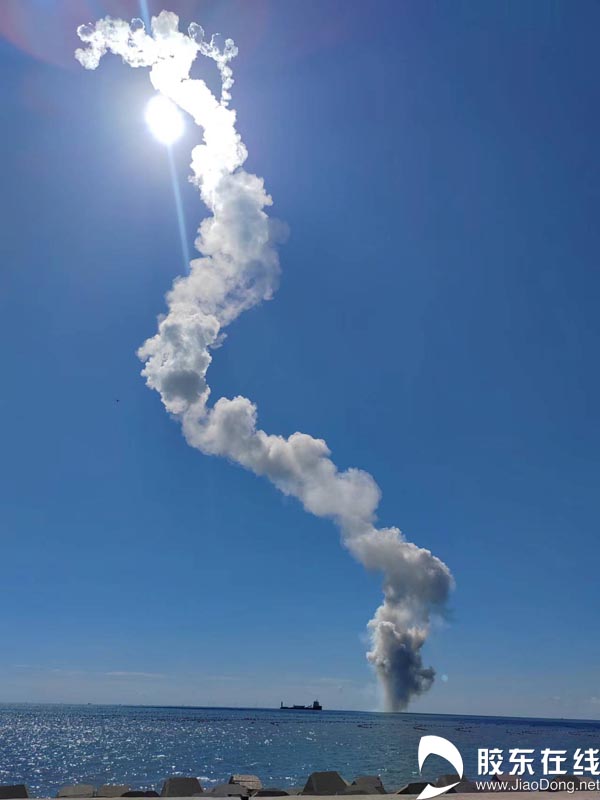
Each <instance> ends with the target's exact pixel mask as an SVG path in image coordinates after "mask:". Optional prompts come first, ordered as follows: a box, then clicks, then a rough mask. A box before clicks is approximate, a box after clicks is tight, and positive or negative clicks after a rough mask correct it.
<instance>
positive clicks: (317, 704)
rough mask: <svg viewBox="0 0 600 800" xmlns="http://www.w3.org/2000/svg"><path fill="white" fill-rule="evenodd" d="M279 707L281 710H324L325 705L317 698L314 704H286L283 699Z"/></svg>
mask: <svg viewBox="0 0 600 800" xmlns="http://www.w3.org/2000/svg"><path fill="white" fill-rule="evenodd" d="M279 709H280V711H323V706H322V705H321V703H319V701H318V700H315V702H314V703H313V704H312V706H284V705H283V700H282V701H281V705H280V706H279Z"/></svg>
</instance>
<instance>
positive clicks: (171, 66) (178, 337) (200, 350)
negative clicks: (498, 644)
mask: <svg viewBox="0 0 600 800" xmlns="http://www.w3.org/2000/svg"><path fill="white" fill-rule="evenodd" d="M151 28H152V30H151V33H150V34H149V33H147V32H146V30H145V28H144V24H143V22H142V21H141V20H139V19H134V20H133V21H132V22H131V23H130V24H129V23H127V22H124V21H122V20H116V19H111V18H109V17H107V18H105V19H102V20H100V21H98V22H96V23H95V24H90V25H82V26H81V27H80V28H79V29H78V31H77V32H78V34H79V37H80V39H81V40H82V41H83V42H84V44H85V45H86V46H85V47H84V48H81V49H79V50H77V51H76V53H75V55H76V58H77V59H78V60H79V62H80V63H81V64H82V65H83V66H84V67H85V68H86V69H95V68H96V67H97V66H98V64H99V62H100V59H101V57H102V56H103V55H104V54H105V53H106V52H112V53H115V54H116V55H119V56H121V57H122V59H123V61H124V62H125V63H127V64H129V65H130V66H132V67H149V69H150V80H151V82H152V85H153V87H154V88H155V89H156V91H157V92H160V93H161V94H163V95H165V96H166V97H168V98H169V99H170V100H171V101H172V102H174V103H175V104H176V105H177V106H179V107H180V108H181V109H182V110H183V111H185V112H187V113H188V114H189V115H190V116H191V117H192V118H193V120H194V121H195V123H196V124H197V125H198V126H199V127H200V128H201V129H202V131H203V143H202V144H199V145H197V146H196V147H195V148H194V149H193V151H192V161H191V170H192V177H191V178H190V180H191V181H192V183H193V184H195V186H197V188H198V190H199V192H200V195H201V197H202V200H203V201H204V203H205V205H206V206H207V208H208V209H209V211H210V212H211V215H210V216H208V217H207V218H206V219H204V220H203V221H202V223H201V225H200V227H199V229H198V236H197V238H196V241H195V246H196V249H197V250H198V252H199V253H200V257H199V258H196V259H193V260H192V261H191V263H190V272H189V275H187V276H185V277H180V278H177V279H176V280H175V282H174V284H173V286H172V288H171V290H170V291H169V293H168V294H167V298H166V299H167V304H168V312H167V314H166V315H164V316H161V317H160V318H159V323H158V331H157V333H156V334H155V335H154V336H153V337H152V338H150V339H148V340H147V341H146V342H145V343H144V344H143V345H142V346H141V347H140V349H139V352H138V355H139V357H140V359H141V360H142V362H143V363H144V368H143V370H142V374H143V376H144V377H145V379H146V383H147V385H148V386H149V387H150V388H152V389H155V390H156V391H157V392H158V393H159V395H160V397H161V400H162V402H163V404H164V406H165V408H166V409H167V411H168V412H169V413H170V414H171V415H172V416H173V417H175V418H176V419H178V420H179V422H180V423H181V426H182V430H183V433H184V435H185V438H186V440H187V442H188V443H189V444H190V445H191V446H192V447H195V448H197V449H198V450H200V451H201V452H203V453H206V454H210V455H219V456H224V457H225V458H228V459H230V460H231V461H233V462H235V463H237V464H240V465H241V466H243V467H245V468H246V469H248V470H251V471H252V472H254V473H255V474H256V475H264V476H265V477H266V478H268V479H269V480H270V481H271V482H272V483H273V484H274V485H275V486H276V487H277V488H278V489H279V490H280V491H281V492H283V493H284V494H286V495H291V496H293V497H296V498H297V499H298V500H299V501H300V502H301V503H302V505H303V506H304V508H305V509H306V511H309V512H310V513H311V514H315V515H316V516H318V517H327V518H329V519H331V520H332V521H333V522H334V523H335V524H336V525H337V527H338V528H339V530H340V533H341V538H342V541H343V543H344V545H345V546H346V547H347V548H348V550H349V551H350V552H351V553H352V555H353V556H354V557H355V558H356V559H357V560H358V561H359V562H360V563H361V564H363V565H364V566H365V567H366V568H367V569H369V570H377V571H379V572H381V573H382V574H383V595H384V596H383V601H382V603H381V605H380V606H379V608H378V609H377V610H376V612H375V614H374V616H373V619H372V620H371V621H370V622H369V623H368V629H369V635H370V641H371V647H370V650H369V652H368V653H367V658H368V660H369V661H370V663H371V664H372V665H373V667H374V669H375V671H376V673H377V675H378V677H379V679H380V681H381V684H382V688H383V694H384V701H385V707H386V709H388V710H391V711H398V710H401V709H404V708H406V706H407V704H408V703H409V702H410V700H411V699H412V698H414V697H416V696H417V695H419V694H421V693H422V692H425V691H426V690H427V689H429V687H430V686H431V684H432V683H433V680H434V676H435V673H434V670H433V669H432V668H430V667H425V666H424V665H423V661H422V655H421V649H422V647H423V644H424V643H425V641H426V639H427V635H428V633H429V628H430V624H431V620H432V616H435V615H436V614H442V613H443V610H444V606H445V603H446V601H447V599H448V595H449V592H450V591H451V589H452V587H453V578H452V575H451V573H450V570H449V569H448V567H447V566H446V565H445V564H444V563H443V562H442V561H440V559H438V558H436V557H435V556H434V555H432V554H431V553H430V552H429V550H425V549H423V548H420V547H417V546H416V545H415V544H412V543H411V542H408V541H406V539H405V538H404V536H403V534H402V533H401V532H400V530H399V529H398V528H377V527H376V511H377V507H378V505H379V500H380V490H379V487H378V486H377V484H376V483H375V481H374V479H373V478H372V477H371V475H369V474H368V473H367V472H364V471H363V470H360V469H355V468H351V469H347V470H344V471H341V470H339V469H338V468H337V466H336V465H335V463H334V462H333V461H332V460H331V453H330V451H329V448H328V447H327V444H326V443H325V442H324V441H323V439H315V438H313V437H312V436H309V435H308V434H306V433H294V434H292V435H291V436H289V437H287V438H285V437H284V436H278V435H274V434H269V433H266V432H265V431H263V430H261V429H260V428H259V427H258V426H257V410H256V406H255V405H254V404H253V403H252V402H251V401H250V400H248V399H247V398H245V397H234V398H233V399H228V398H225V397H221V398H220V399H218V400H217V401H216V402H215V403H214V404H212V405H209V396H210V388H209V386H208V384H207V382H206V373H207V370H208V367H209V366H210V363H211V360H212V354H211V351H212V349H213V348H214V347H216V346H218V345H219V344H220V342H221V341H222V339H223V337H224V333H223V331H224V329H225V328H226V327H227V325H229V323H231V322H232V321H233V320H234V319H236V317H238V316H239V315H240V314H241V313H242V312H243V311H245V310H246V309H249V308H251V307H252V306H254V305H256V304H257V303H259V302H261V301H262V300H268V299H270V298H271V297H272V295H273V292H274V291H275V289H276V287H277V282H278V276H279V259H278V255H277V250H276V244H277V239H278V230H280V228H278V226H277V224H276V223H275V222H274V221H272V220H270V219H269V217H268V216H267V214H266V212H265V209H266V208H268V207H269V206H270V205H271V202H272V201H271V198H270V197H269V195H268V194H267V193H266V191H265V188H264V184H263V180H262V179H261V178H259V177H257V176H256V175H251V174H249V173H248V172H246V171H245V170H244V169H243V168H242V165H243V164H244V161H245V160H246V156H247V152H246V148H245V146H244V144H243V142H242V140H241V138H240V135H239V134H238V133H237V131H236V127H235V122H236V115H235V112H234V111H233V110H232V109H230V108H229V101H230V100H231V94H230V90H231V87H232V85H233V73H232V70H231V66H230V62H231V60H232V58H234V57H235V55H236V54H237V49H236V47H235V45H234V43H233V41H232V40H231V39H226V40H225V41H224V43H223V45H222V46H221V45H219V44H218V43H217V41H216V39H215V37H213V38H212V39H210V40H207V39H206V38H205V37H204V31H203V30H202V28H201V27H200V26H199V25H197V24H196V23H192V24H191V25H190V27H189V29H188V34H187V35H186V34H185V33H182V32H180V31H179V20H178V17H177V16H176V15H175V14H173V13H170V12H166V11H162V12H161V13H160V14H159V15H158V16H157V17H154V18H153V19H152V25H151ZM199 53H200V54H202V55H203V56H206V57H208V58H209V59H212V60H214V61H215V62H216V66H217V68H218V70H219V72H220V75H221V87H222V88H221V97H220V98H219V99H217V98H216V97H215V96H214V95H213V94H212V92H211V91H210V90H209V89H208V87H207V85H206V84H205V83H204V81H202V80H197V79H190V77H189V74H190V68H191V66H192V63H193V62H194V60H195V59H196V57H197V55H198V54H199Z"/></svg>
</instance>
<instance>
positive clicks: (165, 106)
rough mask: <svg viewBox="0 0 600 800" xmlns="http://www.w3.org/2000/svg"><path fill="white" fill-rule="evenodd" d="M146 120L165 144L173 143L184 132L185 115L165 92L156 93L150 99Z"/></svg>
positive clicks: (153, 132) (152, 130)
mask: <svg viewBox="0 0 600 800" xmlns="http://www.w3.org/2000/svg"><path fill="white" fill-rule="evenodd" d="M146 122H147V123H148V127H149V128H150V130H151V132H152V134H153V135H154V136H155V137H156V138H157V139H158V141H159V142H162V143H163V144H173V142H176V141H177V139H179V138H180V137H181V135H182V134H183V127H184V123H183V115H182V114H181V111H180V110H179V109H178V108H177V106H176V105H175V103H172V102H171V101H170V100H169V98H168V97H165V96H164V94H157V95H154V97H152V98H151V99H150V100H149V102H148V105H147V106H146Z"/></svg>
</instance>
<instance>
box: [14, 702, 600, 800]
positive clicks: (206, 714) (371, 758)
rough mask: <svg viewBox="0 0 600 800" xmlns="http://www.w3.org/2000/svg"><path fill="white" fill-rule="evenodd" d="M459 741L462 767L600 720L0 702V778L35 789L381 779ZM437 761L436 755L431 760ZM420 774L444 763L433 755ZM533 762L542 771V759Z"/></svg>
mask: <svg viewBox="0 0 600 800" xmlns="http://www.w3.org/2000/svg"><path fill="white" fill-rule="evenodd" d="M426 734H434V735H437V736H443V737H445V738H447V739H450V740H451V741H452V742H454V744H455V745H456V746H457V747H458V748H459V750H460V751H461V753H462V756H463V759H464V762H465V772H466V775H468V776H471V777H475V776H476V774H477V749H478V748H492V747H499V748H505V749H508V748H511V747H519V748H525V747H529V748H534V749H535V750H536V751H538V752H539V751H541V749H542V748H546V747H550V748H557V749H564V750H567V751H568V752H569V753H573V751H574V750H575V749H576V748H578V747H580V748H582V749H584V748H588V747H600V723H596V722H580V721H565V720H540V719H520V718H519V719H511V718H506V717H459V716H445V715H443V716H436V715H429V714H376V713H366V712H350V711H322V712H317V713H311V712H293V711H279V710H269V709H225V708H152V707H138V706H92V705H90V706H66V705H64V706H59V705H55V706H53V705H2V706H0V783H21V782H23V783H26V784H27V785H28V786H29V788H30V790H31V792H32V794H35V795H36V796H38V797H43V796H46V797H47V796H53V795H55V794H56V792H57V790H58V789H59V788H60V787H61V786H63V785H65V784H70V783H92V784H95V785H99V784H102V783H127V784H130V785H131V786H132V787H135V788H144V789H158V790H159V791H160V786H161V784H162V781H163V780H164V778H165V777H168V776H171V775H195V776H197V777H199V778H200V780H201V782H202V783H203V785H204V786H205V787H210V785H214V784H215V783H221V782H223V781H225V780H227V779H228V778H229V775H230V774H231V773H233V772H242V773H254V774H257V775H258V776H259V777H260V778H261V779H262V781H263V784H264V785H266V786H278V787H284V788H285V787H286V786H288V787H289V786H299V785H303V784H304V781H305V780H306V777H307V776H308V775H309V774H310V773H311V772H313V771H314V770H328V769H335V770H338V771H339V772H340V773H341V774H342V775H343V776H344V777H345V778H347V779H349V780H352V779H353V778H354V777H355V776H356V775H361V774H378V775H380V776H381V778H382V780H383V782H384V784H385V786H386V788H387V789H388V790H391V789H395V788H397V787H399V786H401V785H404V784H405V783H407V782H409V781H411V780H416V779H418V778H419V773H418V767H417V748H418V744H419V739H420V738H421V736H424V735H426ZM436 761H437V763H436ZM426 767H427V769H426V770H425V771H424V775H425V778H435V777H437V776H438V775H440V774H443V773H445V772H448V771H449V766H448V764H446V763H445V762H444V761H442V760H438V759H437V757H435V756H434V757H431V758H430V759H428V761H427V763H426ZM538 774H540V772H539V771H538Z"/></svg>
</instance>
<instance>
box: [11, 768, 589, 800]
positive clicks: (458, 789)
mask: <svg viewBox="0 0 600 800" xmlns="http://www.w3.org/2000/svg"><path fill="white" fill-rule="evenodd" d="M556 780H557V781H560V782H561V784H560V785H559V784H555V788H554V789H549V791H553V794H554V798H555V800H559V798H567V797H571V796H572V793H573V792H575V791H579V790H582V792H583V790H585V792H586V793H585V794H581V795H580V796H581V797H582V798H583V797H585V796H590V797H599V796H600V793H599V792H595V791H589V790H587V788H586V786H584V785H583V780H584V779H582V778H578V777H577V776H572V775H562V776H560V778H557V779H556ZM451 784H456V785H452V786H451V788H449V789H447V790H446V791H445V792H440V794H442V795H445V794H454V795H463V794H472V793H474V792H478V794H479V796H480V798H481V800H484V798H488V797H489V798H491V797H498V796H501V797H504V796H506V795H508V794H510V796H511V798H512V800H519V798H524V797H526V796H527V794H531V792H523V791H519V788H520V787H519V784H518V781H517V779H516V778H511V777H510V776H497V777H495V778H494V779H492V780H490V781H489V782H488V785H487V787H486V789H485V790H484V791H480V790H479V789H478V787H477V785H476V784H475V783H474V782H473V781H470V780H469V779H468V778H463V779H462V780H459V776H458V775H442V776H441V777H439V778H438V779H437V780H436V781H435V782H434V784H433V785H434V786H435V787H437V788H439V789H442V788H443V787H445V786H450V785H451ZM511 784H512V787H511V786H510V785H511ZM425 786H427V782H426V781H415V782H413V783H408V784H406V785H404V786H400V787H396V788H393V789H389V788H386V787H385V786H384V785H383V782H382V780H381V778H380V777H379V776H378V775H359V776H358V777H356V778H354V780H353V781H351V782H350V781H347V780H346V779H345V778H343V777H342V776H341V775H340V774H339V772H334V771H330V772H313V773H311V775H309V776H308V779H307V780H306V783H305V784H304V786H299V787H293V788H290V787H286V788H285V789H280V788H277V787H268V786H263V784H262V782H261V780H260V778H259V777H258V776H257V775H242V774H234V775H231V776H230V778H229V781H228V782H227V783H222V784H218V785H217V786H211V787H210V788H205V787H204V786H202V784H201V783H200V781H199V780H198V778H194V777H172V778H167V779H166V780H165V781H164V783H163V785H162V788H161V791H160V793H159V792H157V791H155V790H145V789H132V788H131V787H130V786H127V785H124V784H123V785H117V784H107V785H104V786H93V785H92V784H76V785H72V786H64V787H63V788H62V789H60V790H59V791H58V793H57V794H56V797H57V798H62V800H79V799H80V798H81V800H84V799H85V800H87V798H117V797H169V798H186V797H200V796H202V797H206V800H210V798H211V797H213V798H220V797H223V798H224V797H231V798H236V799H237V800H249V798H254V797H256V798H259V797H289V796H298V795H306V796H309V797H311V798H313V800H317V798H326V797H331V796H332V795H361V796H363V797H365V798H367V797H368V798H371V800H377V797H379V796H380V795H382V794H398V795H407V796H411V797H416V796H417V795H419V794H420V793H421V791H422V790H423V789H424V788H425ZM496 786H497V790H496V791H494V789H495V787H496ZM556 787H559V788H556ZM563 787H565V788H564V789H563ZM29 797H32V795H31V794H30V793H29V790H28V788H27V786H25V785H24V784H13V785H0V800H24V799H25V798H29ZM457 800H458V798H457Z"/></svg>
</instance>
